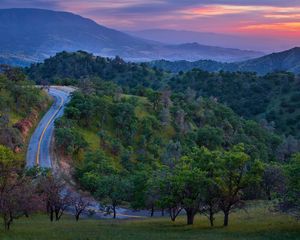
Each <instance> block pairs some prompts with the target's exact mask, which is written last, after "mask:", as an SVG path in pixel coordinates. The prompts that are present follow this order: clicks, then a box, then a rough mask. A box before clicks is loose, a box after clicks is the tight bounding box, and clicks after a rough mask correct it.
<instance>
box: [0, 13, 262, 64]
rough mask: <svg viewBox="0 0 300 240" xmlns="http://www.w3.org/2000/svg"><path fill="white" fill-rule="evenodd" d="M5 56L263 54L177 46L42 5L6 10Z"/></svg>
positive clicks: (2, 23) (1, 30)
mask: <svg viewBox="0 0 300 240" xmlns="http://www.w3.org/2000/svg"><path fill="white" fill-rule="evenodd" d="M0 36H5V37H1V38H0V46H1V48H0V60H1V59H2V61H1V62H2V63H3V62H4V63H7V62H8V63H11V62H12V63H14V62H16V63H18V64H20V63H23V64H24V65H28V64H29V63H31V62H38V61H41V60H44V59H45V58H48V57H49V56H53V55H55V54H56V53H57V52H61V51H77V50H83V51H87V52H91V53H93V54H96V55H102V56H107V57H113V56H116V55H119V56H121V57H123V58H124V59H126V60H130V61H148V60H155V59H167V60H181V59H184V60H189V61H195V60H199V59H212V60H217V61H230V62H232V61H240V60H246V59H251V58H255V57H258V56H262V55H263V54H262V53H260V52H253V51H243V50H238V49H226V48H219V47H211V46H204V45H200V44H196V43H192V44H180V45H171V44H165V43H159V42H154V41H150V40H145V39H142V38H138V37H134V36H130V35H128V34H126V33H123V32H120V31H116V30H114V29H110V28H107V27H104V26H101V25H99V24H97V23H96V22H94V21H92V20H90V19H87V18H83V17H81V16H78V15H75V14H72V13H68V12H56V11H50V10H41V9H2V10H0Z"/></svg>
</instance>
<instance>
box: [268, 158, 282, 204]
mask: <svg viewBox="0 0 300 240" xmlns="http://www.w3.org/2000/svg"><path fill="white" fill-rule="evenodd" d="M285 182H286V178H285V176H284V171H283V168H282V167H281V166H279V165H276V164H268V165H266V166H265V169H264V172H263V176H262V186H263V189H264V191H265V194H266V196H267V198H268V200H272V193H278V192H282V189H284V185H285Z"/></svg>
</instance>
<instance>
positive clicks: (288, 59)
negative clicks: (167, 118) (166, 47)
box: [150, 47, 300, 75]
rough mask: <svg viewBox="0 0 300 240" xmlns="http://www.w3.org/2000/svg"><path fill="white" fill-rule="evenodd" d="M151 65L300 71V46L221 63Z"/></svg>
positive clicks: (171, 68)
mask: <svg viewBox="0 0 300 240" xmlns="http://www.w3.org/2000/svg"><path fill="white" fill-rule="evenodd" d="M150 65H151V66H155V67H157V68H162V69H164V70H167V71H171V72H179V71H189V70H192V69H193V68H199V69H202V70H205V71H210V72H216V71H220V70H223V71H232V72H234V71H242V72H256V73H258V74H260V75H265V74H267V73H271V72H275V71H288V72H292V73H296V74H298V73H300V48H298V47H296V48H292V49H290V50H287V51H283V52H279V53H272V54H269V55H266V56H264V57H260V58H256V59H252V60H248V61H244V62H235V63H221V62H216V61H203V60H200V61H196V62H188V61H175V62H170V61H165V60H160V61H153V62H151V63H150Z"/></svg>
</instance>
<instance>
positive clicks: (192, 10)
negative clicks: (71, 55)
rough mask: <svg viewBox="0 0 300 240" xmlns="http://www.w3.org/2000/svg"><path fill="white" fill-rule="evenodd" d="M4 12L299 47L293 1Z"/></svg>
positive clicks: (139, 1)
mask: <svg viewBox="0 0 300 240" xmlns="http://www.w3.org/2000/svg"><path fill="white" fill-rule="evenodd" d="M0 8H1V9H6V8H38V9H47V10H55V11H64V12H72V13H75V14H78V15H80V16H83V17H86V18H90V19H92V20H94V21H95V22H97V23H98V24H100V25H104V26H107V27H109V28H114V29H118V30H121V31H141V30H148V29H170V30H179V31H180V30H184V31H193V32H209V33H216V34H226V35H234V36H246V37H250V38H257V39H264V38H266V39H269V38H273V39H274V41H282V42H292V41H296V42H297V43H298V41H297V38H298V37H300V2H299V1H295V0H293V1H289V2H283V1H279V0H271V1H267V0H263V1H257V0H254V1H242V0H229V1H225V0H210V1H208V0H205V1H201V3H199V1H195V0H188V1H185V2H181V1H174V0H155V1H151V2H150V3H149V2H147V1H144V0H126V1H121V0H115V1H107V0H104V1H95V0H88V1H83V0H70V1H67V2H66V1H60V0H27V1H21V0H13V1H11V0H9V1H8V0H1V1H0ZM256 41H258V40H256ZM254 44H256V43H254Z"/></svg>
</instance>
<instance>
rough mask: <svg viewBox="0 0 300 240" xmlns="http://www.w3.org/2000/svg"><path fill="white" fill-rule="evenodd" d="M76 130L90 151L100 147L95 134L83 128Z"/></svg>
mask: <svg viewBox="0 0 300 240" xmlns="http://www.w3.org/2000/svg"><path fill="white" fill-rule="evenodd" d="M77 130H78V131H79V132H80V133H81V134H82V136H83V138H84V139H85V141H86V142H87V143H88V145H89V149H90V150H93V151H95V150H97V149H99V146H100V140H99V136H98V135H97V132H95V131H91V130H87V129H83V128H77Z"/></svg>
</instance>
